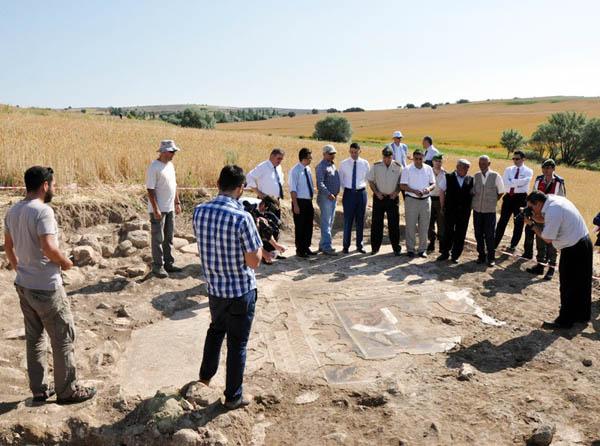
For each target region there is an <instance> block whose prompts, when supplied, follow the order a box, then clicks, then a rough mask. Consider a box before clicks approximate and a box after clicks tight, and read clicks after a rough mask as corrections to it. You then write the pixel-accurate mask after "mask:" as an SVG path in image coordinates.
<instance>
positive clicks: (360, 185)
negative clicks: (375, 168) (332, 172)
mask: <svg viewBox="0 0 600 446" xmlns="http://www.w3.org/2000/svg"><path fill="white" fill-rule="evenodd" d="M370 168H371V166H369V162H368V161H367V160H366V159H363V158H358V159H357V160H356V189H364V188H365V187H367V180H366V178H367V174H368V173H369V169H370ZM353 169H354V160H353V159H352V158H347V159H345V160H344V161H342V162H341V163H340V168H339V171H340V182H341V183H342V187H343V188H345V189H352V170H353Z"/></svg>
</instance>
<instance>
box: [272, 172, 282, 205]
mask: <svg viewBox="0 0 600 446" xmlns="http://www.w3.org/2000/svg"><path fill="white" fill-rule="evenodd" d="M273 169H275V178H277V185H278V186H279V198H283V186H282V185H281V180H280V179H279V174H278V173H277V167H275V166H273Z"/></svg>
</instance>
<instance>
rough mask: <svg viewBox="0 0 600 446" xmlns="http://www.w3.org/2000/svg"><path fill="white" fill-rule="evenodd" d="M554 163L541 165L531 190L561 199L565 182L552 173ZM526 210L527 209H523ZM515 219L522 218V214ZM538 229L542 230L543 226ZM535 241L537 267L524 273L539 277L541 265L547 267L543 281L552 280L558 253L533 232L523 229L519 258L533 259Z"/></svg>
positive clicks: (541, 270)
mask: <svg viewBox="0 0 600 446" xmlns="http://www.w3.org/2000/svg"><path fill="white" fill-rule="evenodd" d="M555 169H556V163H555V162H554V160H553V159H547V160H546V161H544V162H543V163H542V175H539V176H538V177H536V179H535V182H534V184H533V190H539V191H541V192H544V193H545V194H546V195H549V194H555V195H560V196H561V197H564V196H566V189H565V181H564V180H563V179H562V178H561V177H559V176H558V175H556V174H555V173H554V170H555ZM525 209H527V208H525ZM517 218H523V216H522V214H521V215H520V216H519V217H517ZM540 229H542V230H543V229H544V228H543V226H542V227H541V228H540ZM534 239H535V247H536V250H537V255H536V260H537V262H538V264H537V265H535V266H533V267H530V268H527V269H526V271H527V272H528V273H531V274H535V275H539V274H543V273H544V266H543V265H542V264H543V263H547V264H548V265H549V268H548V272H546V275H545V276H544V280H552V277H553V276H554V269H555V267H556V257H557V255H558V252H557V251H556V248H555V247H554V246H552V245H549V244H548V243H546V242H544V241H543V240H542V239H541V238H539V237H536V236H535V234H534V232H533V230H532V229H531V228H530V227H529V226H526V227H525V246H524V248H525V252H524V253H523V255H522V256H521V257H523V258H524V259H532V258H533V240H534Z"/></svg>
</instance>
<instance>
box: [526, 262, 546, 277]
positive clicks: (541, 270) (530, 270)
mask: <svg viewBox="0 0 600 446" xmlns="http://www.w3.org/2000/svg"><path fill="white" fill-rule="evenodd" d="M525 271H527V272H528V273H531V274H535V275H536V276H539V275H540V274H544V267H543V266H542V265H540V264H539V263H538V264H537V265H535V266H532V267H530V268H526V269H525Z"/></svg>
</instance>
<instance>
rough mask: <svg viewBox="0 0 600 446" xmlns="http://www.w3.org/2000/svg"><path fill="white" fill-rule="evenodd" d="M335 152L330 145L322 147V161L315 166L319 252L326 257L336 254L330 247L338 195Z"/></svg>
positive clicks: (338, 180)
mask: <svg viewBox="0 0 600 446" xmlns="http://www.w3.org/2000/svg"><path fill="white" fill-rule="evenodd" d="M336 153H337V151H336V150H335V147H333V146H332V145H331V144H327V145H326V146H325V147H323V160H321V162H320V163H319V164H317V168H316V169H315V170H316V174H317V190H318V195H317V204H318V205H319V209H320V211H321V240H320V241H319V250H320V251H321V252H322V253H323V254H326V255H330V256H336V255H338V253H337V252H336V251H335V249H334V248H333V246H332V244H331V243H332V236H331V229H332V228H333V221H334V219H335V206H336V204H337V196H338V194H339V193H340V173H339V172H338V170H337V169H336V168H335V164H334V160H335V154H336Z"/></svg>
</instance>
